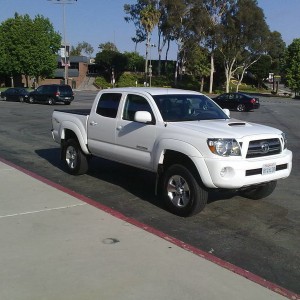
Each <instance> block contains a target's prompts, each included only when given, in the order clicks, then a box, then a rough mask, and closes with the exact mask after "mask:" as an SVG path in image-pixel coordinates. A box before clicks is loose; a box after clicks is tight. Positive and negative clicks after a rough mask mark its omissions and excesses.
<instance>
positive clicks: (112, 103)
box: [96, 93, 122, 118]
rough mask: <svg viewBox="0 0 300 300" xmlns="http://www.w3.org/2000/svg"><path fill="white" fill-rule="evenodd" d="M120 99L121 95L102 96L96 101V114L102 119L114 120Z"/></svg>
mask: <svg viewBox="0 0 300 300" xmlns="http://www.w3.org/2000/svg"><path fill="white" fill-rule="evenodd" d="M121 97H122V94H121V93H104V94H102V95H101V96H100V99H99V101H98V105H97V109H96V113H97V114H98V115H100V116H103V117H107V118H116V116H117V112H118V108H119V104H120V100H121Z"/></svg>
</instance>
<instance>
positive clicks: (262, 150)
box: [246, 139, 281, 158]
mask: <svg viewBox="0 0 300 300" xmlns="http://www.w3.org/2000/svg"><path fill="white" fill-rule="evenodd" d="M279 153H281V144H280V140H279V139H265V140H255V141H251V142H250V143H249V148H248V151H247V156H246V158H255V157H262V156H270V155H275V154H279Z"/></svg>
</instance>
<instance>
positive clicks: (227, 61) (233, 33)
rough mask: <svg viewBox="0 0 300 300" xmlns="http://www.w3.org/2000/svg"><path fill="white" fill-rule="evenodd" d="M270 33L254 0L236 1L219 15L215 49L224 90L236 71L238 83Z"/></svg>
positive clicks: (254, 60) (263, 50)
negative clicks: (216, 48) (224, 85)
mask: <svg viewBox="0 0 300 300" xmlns="http://www.w3.org/2000/svg"><path fill="white" fill-rule="evenodd" d="M269 34H270V31H269V28H268V25H267V24H266V21H265V17H264V14H263V11H262V9H261V8H259V7H258V6H257V1H256V0H238V1H237V3H236V4H235V5H233V6H232V7H231V8H230V10H229V11H228V12H227V13H226V14H225V15H224V17H223V18H222V31H221V34H220V37H221V39H220V43H219V45H218V46H219V47H218V50H219V51H220V52H221V53H222V56H223V61H224V68H225V76H226V92H229V84H230V80H231V78H232V77H233V76H234V75H235V74H236V73H237V72H239V74H240V76H239V80H238V84H237V91H238V88H239V84H240V83H241V82H242V80H243V77H244V74H245V72H246V70H247V69H248V68H249V67H251V65H253V64H254V63H255V62H257V61H258V60H259V59H260V57H261V55H262V54H264V53H265V52H266V50H267V45H266V43H265V41H266V39H267V38H268V36H269Z"/></svg>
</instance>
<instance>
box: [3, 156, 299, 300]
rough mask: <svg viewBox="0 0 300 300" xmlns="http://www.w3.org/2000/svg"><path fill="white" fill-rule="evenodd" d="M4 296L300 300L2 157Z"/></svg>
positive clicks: (38, 298)
mask: <svg viewBox="0 0 300 300" xmlns="http://www.w3.org/2000/svg"><path fill="white" fill-rule="evenodd" d="M0 189H1V197H0V237H1V251H0V261H1V268H0V299H1V300H19V299H20V300H21V299H22V300H27V299H28V300H35V299H36V300H42V299H43V300H48V299H49V300H50V299H51V300H52V299H56V300H59V299H62V300H68V299H72V300H76V299H82V300H85V299H86V300H93V299H102V300H106V299H114V300H115V299H122V300H127V299H130V300H132V299H133V300H134V299H139V300H140V299H143V300H145V299H151V300H152V299H180V300H182V299H185V300H187V299H200V300H201V299H205V300H206V299H210V300H214V299H218V300H219V299H222V300H226V299H228V300H229V299H230V300H233V299H245V300H248V299H249V300H250V299H260V300H267V299H270V300H271V299H272V300H277V299H278V300H279V299H287V298H289V299H300V297H299V295H296V294H293V293H291V292H289V291H287V290H285V289H283V288H281V287H279V286H277V285H275V284H272V283H270V282H267V281H265V280H264V279H262V278H259V277H258V276H255V275H254V274H251V273H249V272H247V271H246V270H242V269H239V268H237V267H235V266H233V265H230V264H228V263H226V262H224V261H221V260H219V259H217V258H216V257H214V256H213V255H211V254H209V253H204V252H201V250H197V249H193V247H191V246H189V245H186V244H184V243H182V242H180V241H178V240H176V239H173V238H171V237H169V236H166V235H164V234H162V233H161V232H158V231H156V230H155V229H153V228H150V227H148V226H145V225H143V224H141V223H139V222H138V221H135V220H133V219H129V218H126V217H125V216H124V215H121V214H120V213H118V212H116V211H113V210H111V209H109V208H107V207H105V206H102V205H100V204H97V203H96V202H94V201H93V200H92V199H89V198H87V197H84V196H82V195H79V194H76V193H75V192H72V191H70V190H67V189H65V188H64V187H62V186H59V185H57V184H54V183H52V182H50V181H48V180H47V179H45V178H43V177H40V176H38V175H36V174H34V173H32V172H30V171H26V170H24V169H22V168H20V167H18V166H16V165H13V164H12V163H10V162H8V161H5V160H3V159H0Z"/></svg>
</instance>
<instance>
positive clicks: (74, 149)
mask: <svg viewBox="0 0 300 300" xmlns="http://www.w3.org/2000/svg"><path fill="white" fill-rule="evenodd" d="M62 158H63V161H64V165H65V166H66V168H67V170H68V172H69V173H70V174H72V175H82V174H85V173H86V172H87V170H88V159H87V156H86V155H85V154H84V153H83V152H82V150H81V147H80V145H79V143H78V142H77V141H76V140H74V139H69V140H67V141H66V143H65V144H64V146H63V151H62Z"/></svg>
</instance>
